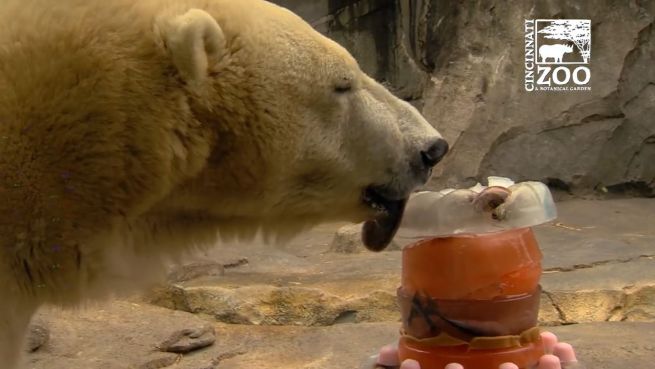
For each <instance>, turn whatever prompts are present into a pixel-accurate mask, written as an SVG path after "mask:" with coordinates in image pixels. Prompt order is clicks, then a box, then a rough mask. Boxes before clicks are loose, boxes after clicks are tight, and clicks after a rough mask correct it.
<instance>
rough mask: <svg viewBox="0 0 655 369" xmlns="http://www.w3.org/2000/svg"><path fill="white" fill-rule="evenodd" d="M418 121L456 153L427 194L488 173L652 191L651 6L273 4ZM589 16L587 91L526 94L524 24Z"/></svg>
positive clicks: (607, 2)
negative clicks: (404, 103)
mask: <svg viewBox="0 0 655 369" xmlns="http://www.w3.org/2000/svg"><path fill="white" fill-rule="evenodd" d="M277 2H278V3H280V4H282V5H284V6H287V7H289V8H290V9H291V10H294V11H297V12H298V13H299V14H300V15H301V16H303V17H304V18H305V19H306V20H308V21H309V22H310V23H312V24H314V25H315V27H316V29H318V30H319V31H321V32H324V33H325V34H326V35H328V36H330V37H332V38H334V39H335V40H336V41H337V42H339V43H341V44H342V45H343V46H344V47H346V48H347V49H348V50H349V51H350V52H351V53H353V55H354V56H355V57H356V58H357V59H358V60H359V61H360V64H361V66H362V68H363V70H365V71H366V72H367V73H369V74H371V75H372V76H373V77H374V78H376V79H378V80H380V81H382V82H384V83H386V84H388V85H389V86H390V88H391V90H392V91H394V92H395V93H396V94H397V95H398V96H400V97H402V98H404V99H407V100H409V101H412V102H414V103H415V105H417V106H419V107H422V108H423V113H424V115H425V116H426V118H427V119H428V121H430V122H431V123H432V124H433V125H434V126H435V127H436V128H438V129H439V130H440V131H441V132H442V134H443V135H444V137H445V138H446V139H447V140H448V141H449V142H450V144H451V147H452V150H451V153H450V154H449V155H448V157H447V158H446V159H445V160H444V163H443V164H441V165H439V166H437V168H435V175H434V176H433V180H432V182H431V183H430V184H429V185H428V186H427V187H428V188H433V189H434V188H443V187H457V186H465V185H472V184H474V182H475V181H482V180H484V179H485V177H487V176H488V175H501V176H508V177H511V178H514V179H517V180H528V179H530V180H541V181H544V182H547V183H551V184H553V185H557V186H559V187H564V188H565V189H567V190H569V191H573V192H576V193H587V192H589V191H590V190H594V189H600V190H602V191H623V190H626V189H630V188H636V189H638V190H639V191H640V192H639V193H640V194H655V161H654V160H652V158H653V157H655V121H654V120H653V119H652V117H653V116H654V114H655V104H654V103H653V101H654V99H655V68H653V67H652V60H653V59H655V37H653V32H654V31H653V22H654V21H655V5H654V4H655V3H653V2H636V3H634V2H621V3H620V4H617V3H616V2H615V1H612V0H599V1H594V2H586V3H566V2H561V1H557V0H544V1H540V2H538V3H534V4H533V3H531V2H522V3H512V2H506V1H498V0H492V1H487V2H480V1H477V0H466V1H464V2H461V1H460V2H457V1H437V0H419V1H411V2H403V1H400V2H385V1H374V0H345V1H325V0H323V1H318V2H313V3H312V4H307V3H304V2H297V1H290V0H278V1H277ZM534 18H540V19H552V18H569V19H579V18H582V19H591V20H592V22H593V23H592V40H593V44H592V56H591V65H590V68H591V74H592V78H591V87H592V90H591V91H588V92H577V93H526V92H524V90H523V52H524V48H523V38H524V34H523V20H524V19H534Z"/></svg>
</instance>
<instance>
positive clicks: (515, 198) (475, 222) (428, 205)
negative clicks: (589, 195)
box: [397, 177, 557, 238]
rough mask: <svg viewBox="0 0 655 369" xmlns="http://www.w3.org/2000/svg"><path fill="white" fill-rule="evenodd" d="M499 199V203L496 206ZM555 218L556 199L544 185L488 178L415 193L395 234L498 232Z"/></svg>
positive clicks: (420, 236)
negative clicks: (470, 184)
mask: <svg viewBox="0 0 655 369" xmlns="http://www.w3.org/2000/svg"><path fill="white" fill-rule="evenodd" d="M503 200H504V201H503ZM494 202H496V204H493V203H494ZM498 202H501V204H500V205H498V206H495V205H497V203H498ZM485 203H488V204H485ZM485 205H487V206H485ZM555 218H557V210H556V208H555V202H554V201H553V197H552V195H551V193H550V190H549V189H548V186H546V185H545V184H543V183H541V182H521V183H514V182H513V181H512V180H511V179H508V178H503V177H489V178H488V186H482V185H481V184H479V183H478V184H477V185H475V186H473V187H471V188H468V189H459V190H453V189H447V190H441V191H438V192H432V191H424V192H418V193H416V194H414V195H413V196H412V197H410V199H409V201H408V202H407V207H406V209H405V215H404V217H403V220H402V223H401V225H400V229H399V230H398V234H397V237H400V238H429V237H438V236H448V235H454V234H463V233H487V232H497V231H502V230H507V229H512V228H525V227H532V226H536V225H539V224H543V223H547V222H550V221H552V220H554V219H555Z"/></svg>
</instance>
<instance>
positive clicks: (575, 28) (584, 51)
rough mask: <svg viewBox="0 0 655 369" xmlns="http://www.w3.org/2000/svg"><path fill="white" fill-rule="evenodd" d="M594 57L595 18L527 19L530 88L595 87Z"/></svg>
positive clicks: (533, 89) (526, 54) (528, 88)
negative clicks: (592, 79) (593, 26)
mask: <svg viewBox="0 0 655 369" xmlns="http://www.w3.org/2000/svg"><path fill="white" fill-rule="evenodd" d="M557 41H559V42H557ZM539 45H541V46H539ZM590 58H591V20H589V19H526V20H525V90H526V91H529V92H531V91H591V87H590V86H588V85H589V82H590V81H591V70H590V69H589V67H588V66H587V65H588V64H589V59H590ZM535 68H536V71H535ZM535 79H536V80H535Z"/></svg>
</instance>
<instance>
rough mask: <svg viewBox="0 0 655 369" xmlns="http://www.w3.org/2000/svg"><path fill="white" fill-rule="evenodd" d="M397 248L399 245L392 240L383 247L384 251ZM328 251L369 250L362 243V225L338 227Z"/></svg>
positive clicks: (349, 252)
mask: <svg viewBox="0 0 655 369" xmlns="http://www.w3.org/2000/svg"><path fill="white" fill-rule="evenodd" d="M397 250H400V246H399V245H398V243H396V242H394V241H392V242H391V243H390V244H389V246H387V248H386V249H385V251H397ZM329 251H330V252H336V253H342V254H354V253H359V252H369V251H368V250H366V247H365V246H364V244H363V243H362V225H361V224H355V225H346V226H343V227H341V228H339V229H338V230H337V232H336V233H335V234H334V238H333V239H332V242H331V243H330V247H329Z"/></svg>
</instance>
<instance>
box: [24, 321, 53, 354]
mask: <svg viewBox="0 0 655 369" xmlns="http://www.w3.org/2000/svg"><path fill="white" fill-rule="evenodd" d="M49 340H50V329H49V328H48V325H47V324H46V322H45V321H43V320H41V319H34V321H32V323H31V324H30V330H29V332H28V333H27V351H28V352H35V351H37V350H38V349H40V348H41V347H43V345H45V344H46V343H48V341H49Z"/></svg>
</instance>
